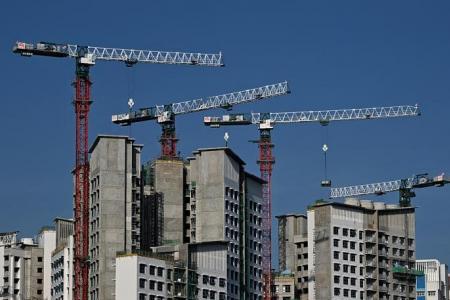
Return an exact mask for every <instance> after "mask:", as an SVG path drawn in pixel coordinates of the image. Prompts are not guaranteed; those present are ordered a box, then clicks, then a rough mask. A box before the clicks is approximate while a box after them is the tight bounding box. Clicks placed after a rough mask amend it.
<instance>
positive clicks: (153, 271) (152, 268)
mask: <svg viewBox="0 0 450 300" xmlns="http://www.w3.org/2000/svg"><path fill="white" fill-rule="evenodd" d="M155 268H156V267H155V266H150V275H155Z"/></svg>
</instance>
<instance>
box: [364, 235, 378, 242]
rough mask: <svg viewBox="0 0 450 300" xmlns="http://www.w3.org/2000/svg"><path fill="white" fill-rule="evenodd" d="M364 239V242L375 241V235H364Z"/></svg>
mask: <svg viewBox="0 0 450 300" xmlns="http://www.w3.org/2000/svg"><path fill="white" fill-rule="evenodd" d="M364 240H365V241H366V243H375V240H376V237H375V235H371V236H367V235H366V237H365V238H364Z"/></svg>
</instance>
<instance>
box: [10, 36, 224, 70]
mask: <svg viewBox="0 0 450 300" xmlns="http://www.w3.org/2000/svg"><path fill="white" fill-rule="evenodd" d="M13 51H14V52H16V53H20V54H22V55H24V56H31V55H33V54H37V55H44V56H54V57H68V56H69V57H75V58H80V57H83V58H85V62H86V63H87V64H94V63H95V61H96V60H110V61H123V62H126V63H128V64H133V63H137V62H142V63H155V64H187V65H200V66H214V67H218V66H223V65H224V64H223V62H222V61H223V60H222V53H215V54H210V53H189V52H169V51H152V50H136V49H122V48H105V47H92V46H79V45H70V44H54V43H47V42H39V43H36V44H30V43H24V42H17V43H16V45H15V46H14V48H13Z"/></svg>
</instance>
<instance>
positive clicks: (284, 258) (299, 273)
mask: <svg viewBox="0 0 450 300" xmlns="http://www.w3.org/2000/svg"><path fill="white" fill-rule="evenodd" d="M277 219H278V255H279V259H278V261H279V266H280V271H281V272H284V271H286V272H287V273H289V272H291V273H292V275H293V276H294V282H295V291H294V294H295V298H296V299H302V300H306V299H308V223H307V217H306V216H305V215H300V214H288V215H281V216H277Z"/></svg>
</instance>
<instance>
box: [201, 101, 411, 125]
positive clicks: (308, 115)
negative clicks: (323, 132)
mask: <svg viewBox="0 0 450 300" xmlns="http://www.w3.org/2000/svg"><path fill="white" fill-rule="evenodd" d="M418 115H420V110H419V106H418V105H399V106H387V107H370V108H351V109H335V110H317V111H296V112H271V113H251V114H231V115H224V116H222V117H205V118H204V123H205V125H209V126H213V127H217V126H221V125H250V124H261V123H269V124H272V125H274V124H277V123H307V122H321V123H328V122H330V121H349V120H371V119H382V118H395V117H408V116H418Z"/></svg>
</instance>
